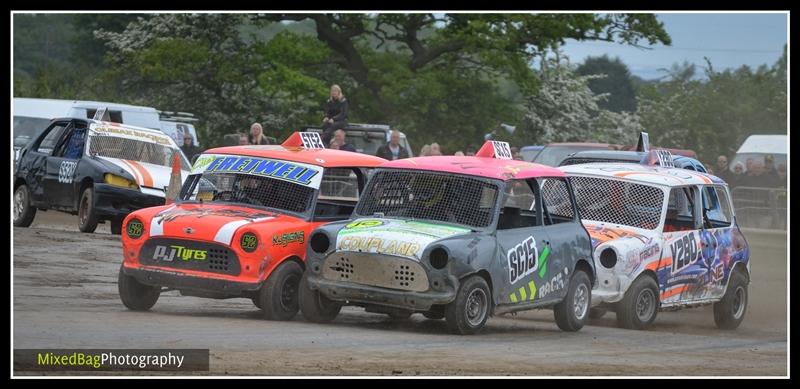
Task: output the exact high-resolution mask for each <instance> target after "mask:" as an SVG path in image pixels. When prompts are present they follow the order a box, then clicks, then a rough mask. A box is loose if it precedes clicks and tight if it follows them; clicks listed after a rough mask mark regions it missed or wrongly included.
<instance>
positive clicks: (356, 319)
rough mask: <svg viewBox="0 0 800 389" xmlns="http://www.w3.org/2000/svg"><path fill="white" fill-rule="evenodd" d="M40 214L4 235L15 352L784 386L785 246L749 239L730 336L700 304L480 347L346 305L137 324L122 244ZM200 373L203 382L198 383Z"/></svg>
mask: <svg viewBox="0 0 800 389" xmlns="http://www.w3.org/2000/svg"><path fill="white" fill-rule="evenodd" d="M75 219H76V217H75V216H70V215H65V214H59V213H56V212H52V211H50V212H46V213H41V212H40V213H39V214H37V216H36V220H35V221H34V224H33V226H32V227H31V228H14V231H13V234H14V236H13V243H14V247H13V254H14V268H13V271H14V273H13V282H14V317H13V323H14V330H13V331H14V340H13V341H14V343H13V347H14V348H44V347H47V348H148V347H149V348H209V349H210V350H211V374H218V375H224V374H235V375H251V374H256V375H702V376H711V375H786V374H787V335H786V320H787V319H786V281H787V280H786V270H787V263H786V260H787V252H786V235H785V234H773V233H762V232H751V231H745V236H746V237H747V238H748V241H749V243H750V247H751V260H752V271H753V275H752V276H753V282H752V284H751V289H750V292H751V295H750V303H749V306H748V311H747V316H746V317H745V320H744V322H743V323H742V325H741V327H739V329H738V330H736V331H732V332H730V331H728V332H726V331H721V330H718V329H716V327H715V326H714V320H713V317H712V310H711V308H710V307H703V308H697V309H691V310H684V311H679V312H662V313H659V316H658V318H657V319H656V325H655V327H654V328H653V329H652V330H650V331H629V330H622V329H618V328H616V327H615V320H614V314H613V313H610V314H607V315H606V316H605V317H604V318H602V319H599V320H595V321H592V322H590V325H588V326H586V327H584V328H583V329H582V330H581V331H580V332H578V333H564V332H561V331H559V330H558V327H556V325H555V323H554V321H553V318H552V316H553V315H552V312H551V311H536V312H530V313H522V314H519V315H517V316H501V317H494V318H492V319H490V320H489V322H488V325H487V327H486V328H485V330H484V331H483V332H482V333H481V334H479V335H476V336H455V335H450V334H448V333H447V331H446V328H445V323H444V322H443V321H430V320H425V319H424V318H423V317H422V316H421V315H414V316H412V318H411V319H410V320H408V321H405V322H394V321H392V320H390V319H389V318H388V317H387V316H385V315H380V314H372V313H365V312H363V310H361V309H357V308H345V309H344V310H343V311H342V314H341V315H340V316H339V317H338V318H337V319H336V321H335V322H334V323H333V324H330V325H317V324H314V323H309V322H306V321H305V320H304V319H303V317H302V315H298V316H297V317H296V318H295V319H294V320H293V321H291V322H270V321H264V320H261V319H259V318H258V311H257V308H256V307H255V306H253V304H252V303H251V302H250V300H245V299H231V300H208V299H200V298H195V297H183V296H180V295H178V293H177V292H168V293H165V294H163V295H162V296H161V299H159V301H158V303H157V304H156V306H155V307H154V308H153V309H152V310H151V311H150V312H146V313H138V312H131V311H128V310H126V309H125V307H124V306H123V305H122V303H121V302H120V301H119V298H118V296H117V271H118V269H119V264H120V262H121V248H120V241H119V237H118V236H113V235H109V234H108V226H107V225H101V227H100V228H98V232H97V233H95V234H82V233H80V232H78V230H77V226H76V220H75ZM204 374H205V373H204Z"/></svg>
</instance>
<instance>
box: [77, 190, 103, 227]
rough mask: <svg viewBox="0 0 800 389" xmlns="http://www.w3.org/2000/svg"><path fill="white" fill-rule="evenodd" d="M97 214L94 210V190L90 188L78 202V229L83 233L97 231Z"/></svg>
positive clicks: (84, 191)
mask: <svg viewBox="0 0 800 389" xmlns="http://www.w3.org/2000/svg"><path fill="white" fill-rule="evenodd" d="M97 222H98V220H97V212H96V211H95V209H94V188H92V187H89V188H86V189H84V190H83V193H81V200H80V201H79V202H78V228H79V229H80V230H81V232H94V230H95V229H97Z"/></svg>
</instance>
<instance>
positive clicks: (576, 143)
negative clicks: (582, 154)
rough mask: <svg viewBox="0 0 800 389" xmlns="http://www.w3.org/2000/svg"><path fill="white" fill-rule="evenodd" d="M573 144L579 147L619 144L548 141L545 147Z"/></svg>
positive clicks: (602, 146)
mask: <svg viewBox="0 0 800 389" xmlns="http://www.w3.org/2000/svg"><path fill="white" fill-rule="evenodd" d="M574 146H581V147H589V148H598V149H602V148H606V149H607V148H609V147H619V145H615V144H611V143H588V142H586V143H585V142H563V143H548V144H547V145H545V147H574Z"/></svg>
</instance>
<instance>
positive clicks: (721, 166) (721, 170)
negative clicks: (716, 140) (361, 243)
mask: <svg viewBox="0 0 800 389" xmlns="http://www.w3.org/2000/svg"><path fill="white" fill-rule="evenodd" d="M716 171H717V174H716V176H717V177H719V178H721V179H722V180H723V181H725V182H729V181H731V179H732V178H733V173H732V172H731V170H730V167H729V166H728V157H726V156H724V155H720V156H719V157H717V169H716Z"/></svg>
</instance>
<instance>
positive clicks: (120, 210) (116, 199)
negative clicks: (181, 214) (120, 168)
mask: <svg viewBox="0 0 800 389" xmlns="http://www.w3.org/2000/svg"><path fill="white" fill-rule="evenodd" d="M94 196H95V200H94V208H95V211H96V212H97V215H98V216H99V217H100V218H103V219H111V218H124V217H125V216H127V215H128V214H129V213H131V212H133V211H136V210H137V209H142V208H148V207H156V206H160V205H164V202H165V199H164V198H163V197H159V196H153V195H149V194H144V193H142V192H139V191H136V190H131V189H125V188H120V187H116V186H112V185H108V184H95V186H94Z"/></svg>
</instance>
